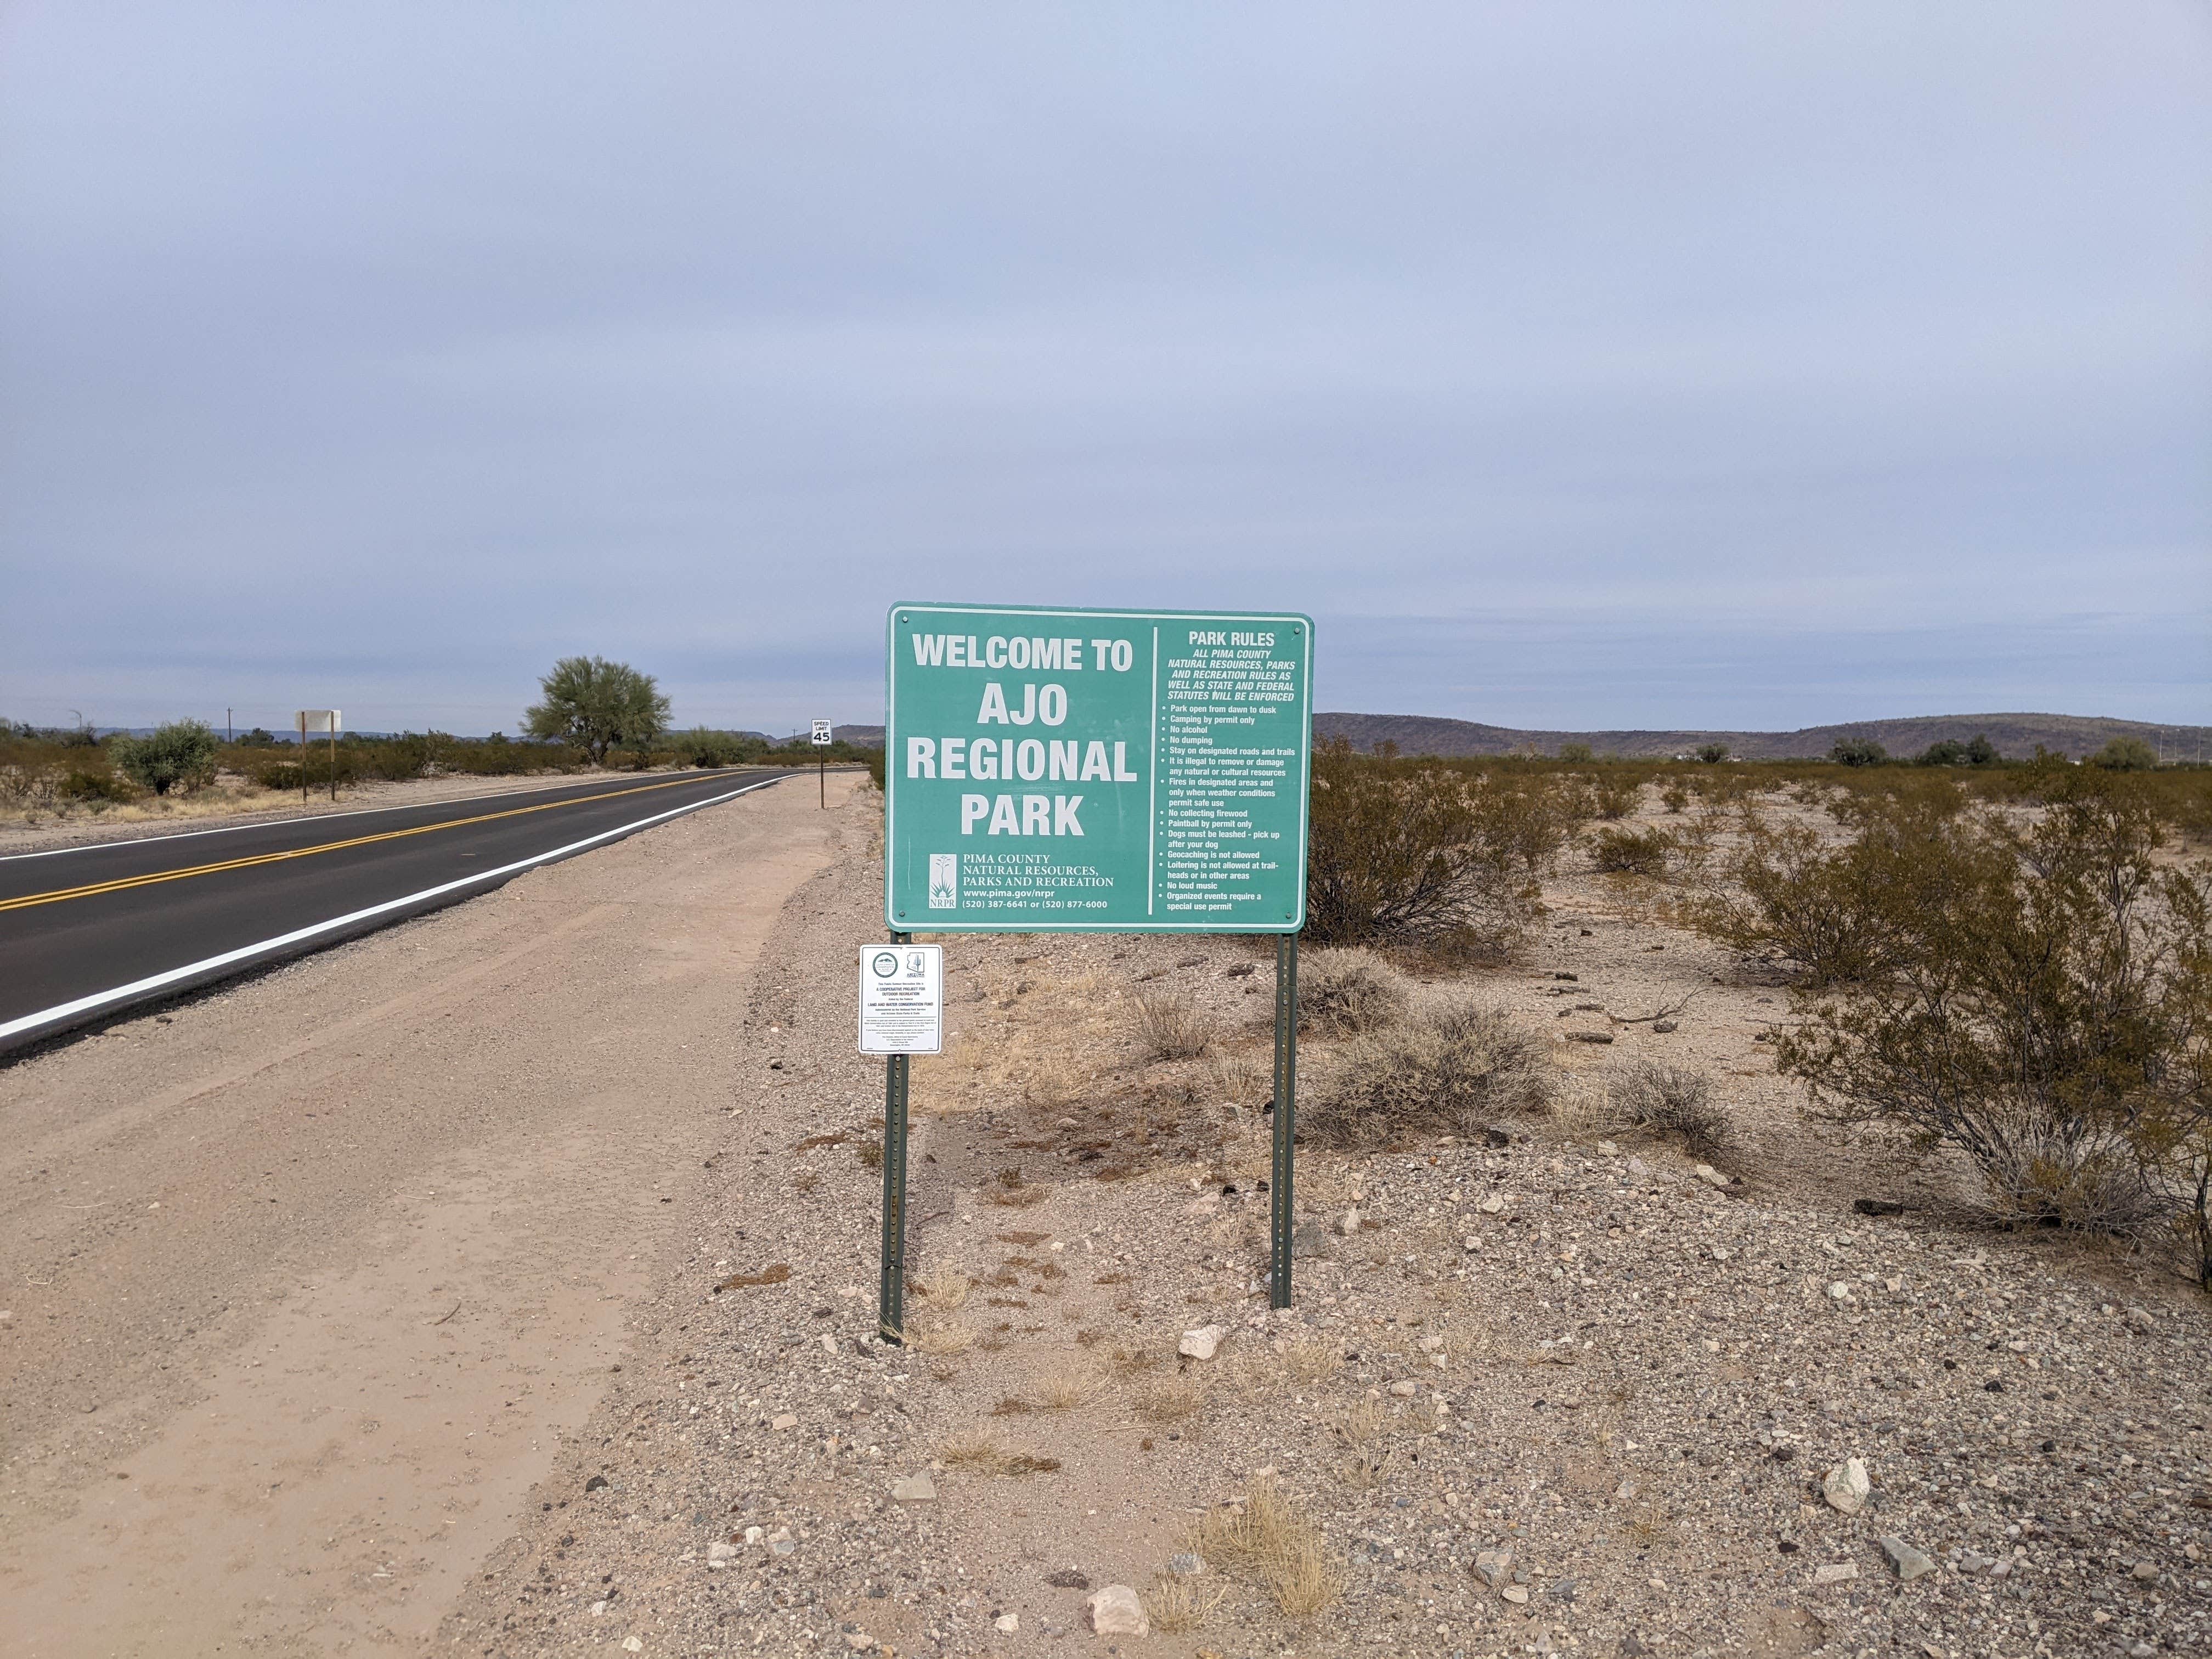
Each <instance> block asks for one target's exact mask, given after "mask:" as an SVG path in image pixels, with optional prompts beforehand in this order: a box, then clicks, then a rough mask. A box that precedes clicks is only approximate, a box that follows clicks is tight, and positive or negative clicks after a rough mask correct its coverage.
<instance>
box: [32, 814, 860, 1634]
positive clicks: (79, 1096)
mask: <svg viewBox="0 0 2212 1659" xmlns="http://www.w3.org/2000/svg"><path fill="white" fill-rule="evenodd" d="M850 785H851V780H850V778H849V777H848V778H847V779H845V780H843V781H842V787H844V788H849V787H850ZM838 823H839V815H838V814H837V813H836V812H835V811H831V812H823V811H819V810H817V805H816V802H815V792H814V791H812V790H811V789H810V790H801V789H799V788H798V787H790V788H777V789H772V790H768V791H763V792H762V793H759V794H757V795H753V796H749V797H747V798H746V799H744V800H742V801H737V802H732V803H730V804H728V805H725V806H722V807H718V808H715V809H714V810H712V811H706V812H702V813H697V814H693V815H690V816H688V817H683V818H679V819H677V820H675V821H674V822H672V823H667V824H663V825H660V826H659V827H657V828H655V829H653V830H651V831H648V832H647V833H645V834H643V835H641V836H635V837H633V838H631V839H629V840H626V841H623V842H619V843H617V845H615V846H612V847H610V848H605V849H603V850H602V851H599V852H597V853H594V854H592V855H591V856H589V857H587V858H582V859H577V860H569V861H568V862H566V863H563V864H560V865H556V866H551V867H550V868H548V869H544V870H540V871H537V872H532V873H531V874H529V875H526V876H525V877H523V878H520V879H518V880H516V881H514V882H513V883H511V884H508V885H507V886H506V887H504V888H502V889H501V890H499V891H498V892H496V893H495V894H492V895H489V896H486V897H484V898H483V899H480V900H477V901H476V902H472V903H470V904H468V905H465V906H462V907H459V908H454V909H451V910H447V911H442V912H440V913H439V914H438V915H435V916H431V917H428V918H425V919H423V920H421V921H414V922H410V923H408V924H406V925H404V926H403V927H397V928H394V929H392V930H390V931H388V932H386V933H379V934H377V935H375V936H374V937H372V938H370V939H366V940H363V941H362V942H360V943H357V944H355V945H348V946H346V947H343V949H341V950H339V951H332V952H328V953H325V954H324V955H321V956H318V957H309V958H307V959H305V960H303V961H301V962H299V963H294V964H292V965H290V966H288V967H286V968H284V969H281V970H279V971H276V972H274V973H271V974H270V975H265V976H263V977H261V978H258V979H256V980H253V981H248V982H246V983H244V984H241V985H239V986H237V987H234V988H232V989H230V990H228V991H226V992H223V993H221V994H216V995H213V996H210V997H207V998H204V999H202V1000H197V1001H195V1002H192V1003H189V1004H186V1005H183V1006H178V1007H176V1008H174V1009H173V1010H170V1011H168V1012H165V1013H163V1014H161V1015H156V1016H148V1017H144V1018H136V1019H131V1020H127V1021H125V1022H122V1023H119V1024H116V1025H115V1026H113V1027H112V1028H110V1029H109V1030H108V1031H106V1033H105V1034H102V1035H96V1036H88V1037H87V1038H85V1039H83V1040H82V1041H79V1042H75V1043H73V1044H70V1045H69V1046H68V1047H66V1048H60V1049H58V1050H55V1051H52V1052H49V1053H46V1054H41V1055H40V1056H37V1057H35V1058H33V1059H30V1060H26V1061H24V1062H22V1063H21V1064H18V1065H15V1066H10V1067H8V1068H6V1069H5V1070H0V1121H5V1122H6V1123H7V1124H8V1126H9V1136H8V1138H7V1142H6V1145H5V1146H4V1148H0V1261H4V1262H5V1263H6V1264H7V1283H6V1285H5V1288H4V1290H0V1407H4V1412H5V1425H6V1441H5V1445H4V1450H0V1598H4V1604H5V1605H6V1606H7V1607H8V1609H9V1615H8V1623H9V1641H8V1645H9V1649H10V1650H12V1651H15V1652H21V1653H26V1654H40V1655H76V1654H146V1655H156V1654H158V1655H175V1654H198V1653H212V1652H218V1651H229V1652H236V1651H252V1652H256V1653H279V1654H293V1653H298V1654H311V1653H313V1654H321V1653H360V1652H378V1651H413V1650H417V1649H418V1648H420V1647H421V1646H422V1644H423V1642H424V1641H425V1639H426V1638H428V1635H429V1633H430V1632H432V1631H434V1630H435V1627H436V1625H437V1623H438V1620H440V1619H441V1617H442V1616H443V1615H444V1613H446V1611H447V1608H448V1607H450V1606H451V1605H452V1603H453V1601H454V1600H455V1599H456V1598H457V1597H458V1595H459V1593H460V1589H461V1586H462V1584H463V1583H464V1581H465V1579H466V1578H467V1577H469V1576H470V1575H471V1573H472V1572H474V1571H477V1570H478V1569H479V1568H480V1567H481V1565H483V1561H484V1559H485V1558H486V1557H487V1556H489V1554H490V1553H492V1552H493V1550H494V1549H495V1547H497V1546H498V1544H499V1543H500V1541H501V1540H502V1539H503V1538H505V1537H507V1536H508V1535H509V1534H511V1533H512V1531H513V1528H514V1526H515V1524H516V1519H517V1514H518V1510H519V1506H520V1504H523V1503H524V1502H525V1501H526V1495H527V1493H528V1492H529V1491H530V1489H531V1487H532V1485H533V1484H534V1483H535V1482H537V1481H538V1480H540V1479H542V1478H543V1476H544V1474H545V1473H546V1471H547V1470H548V1469H549V1468H550V1467H551V1462H552V1459H553V1457H554V1455H555V1452H556V1447H557V1446H558V1444H559V1443H560V1441H561V1439H562V1437H563V1436H564V1435H566V1434H568V1433H572V1432H574V1431H575V1430H576V1429H577V1428H578V1427H579V1426H580V1425H582V1424H583V1423H584V1422H585V1421H586V1420H587V1419H588V1418H589V1415H590V1413H591V1412H592V1408H593V1406H594V1404H595V1402H596V1401H598V1399H599V1396H600V1395H601V1394H602V1393H603V1391H604V1390H605V1387H606V1384H607V1381H608V1379H609V1378H610V1377H611V1376H612V1375H613V1374H614V1373H613V1371H612V1370H611V1367H613V1366H616V1365H618V1364H620V1363H621V1360H622V1357H623V1352H624V1348H625V1345H626V1343H627V1341H628V1340H629V1330H628V1328H627V1320H628V1316H629V1310H630V1309H631V1308H632V1307H633V1306H634V1305H635V1303H636V1301H637V1300H638V1299H639V1298H640V1297H644V1296H646V1295H647V1293H649V1292H650V1291H651V1290H652V1289H653V1287H654V1286H655V1285H658V1284H659V1283H660V1282H661V1281H662V1280H663V1279H664V1278H665V1275H666V1273H668V1271H669V1267H668V1261H669V1259H670V1252H671V1251H673V1252H676V1253H678V1255H682V1254H684V1253H685V1252H686V1250H687V1249H688V1246H689V1244H690V1232H689V1229H690V1225H691V1219H692V1212H693V1206H694V1203H695V1194H694V1191H693V1188H694V1187H695V1186H696V1182H697V1180H698V1179H699V1177H700V1176H701V1175H702V1173H703V1169H704V1164H705V1163H706V1160H707V1159H708V1158H710V1157H711V1156H712V1155H713V1152H714V1149H715V1147H716V1146H717V1145H718V1144H719V1141H720V1136H721V1133H722V1126H723V1120H724V1116H725V1114H726V1112H727V1110H728V1109H729V1103H728V1100H727V1097H726V1086H725V1085H724V1082H723V1079H724V1078H725V1077H726V1074H727V1073H728V1071H729V1070H730V1069H731V1068H732V1067H734V1066H737V1065H738V1064H739V1063H740V1060H739V1056H738V1048H739V1047H740V1044H741V1042H742V1039H741V1037H740V1036H739V1033H738V1030H737V1025H736V1020H737V1017H738V1013H739V1012H740V1009H741V1003H740V1001H739V999H740V998H741V997H742V994H743V989H744V986H745V985H746V984H747V983H748V982H749V981H750V976H751V974H752V971H753V969H754V966H755V964H756V963H757V960H758V958H759V957H760V953H761V951H762V949H763V945H764V944H765V942H766V940H767V939H768V937H769V930H770V928H771V927H772V926H773V924H774V923H775V921H776V919H777V916H778V915H779V912H780V911H781V907H782V904H783V902H784V900H785V899H786V897H787V896H788V895H789V894H790V892H791V891H792V890H793V889H794V888H796V887H797V886H798V885H799V884H800V883H802V882H803V881H804V880H805V878H807V877H808V876H810V875H811V873H813V872H816V871H817V870H819V869H821V868H822V867H823V866H825V865H826V864H827V863H828V862H829V861H830V860H832V859H833V858H835V857H836V856H837V855H838V850H839V845H840V842H839V836H840V833H841V832H840V830H839V829H838V827H837V826H838Z"/></svg>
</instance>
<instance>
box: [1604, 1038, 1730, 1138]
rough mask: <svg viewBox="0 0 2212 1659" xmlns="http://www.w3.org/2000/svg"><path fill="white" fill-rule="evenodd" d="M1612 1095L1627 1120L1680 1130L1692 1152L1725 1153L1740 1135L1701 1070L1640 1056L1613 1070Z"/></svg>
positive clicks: (1647, 1126)
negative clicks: (1737, 1135) (1719, 1104)
mask: <svg viewBox="0 0 2212 1659" xmlns="http://www.w3.org/2000/svg"><path fill="white" fill-rule="evenodd" d="M1606 1094H1607V1099H1608V1100H1609V1101H1610V1102H1611V1103H1612V1106H1613V1111H1614V1113H1615V1114H1616V1115H1618V1116H1619V1118H1620V1121H1622V1122H1623V1123H1624V1124H1626V1125H1628V1126H1630V1127H1635V1128H1638V1129H1656V1130H1659V1131H1661V1132H1662V1133H1678V1134H1680V1135H1681V1136H1682V1138H1683V1139H1684V1141H1685V1142H1686V1144H1687V1146H1689V1148H1690V1150H1691V1151H1692V1152H1705V1153H1713V1152H1723V1151H1725V1150H1726V1149H1727V1148H1728V1147H1729V1146H1730V1145H1731V1144H1732V1143H1733V1142H1734V1140H1735V1126H1734V1125H1732V1124H1731V1123H1730V1122H1729V1116H1728V1114H1727V1113H1726V1112H1724V1111H1723V1110H1722V1109H1721V1108H1720V1107H1719V1106H1718V1105H1717V1104H1716V1103H1714V1100H1713V1085H1712V1084H1711V1081H1710V1080H1708V1079H1706V1078H1705V1076H1704V1075H1703V1074H1702V1073H1697V1072H1692V1071H1689V1070H1686V1069H1685V1068H1684V1067H1681V1066H1662V1065H1661V1064H1659V1063H1658V1062H1657V1061H1656V1060H1637V1061H1635V1062H1634V1063H1632V1064H1631V1065H1628V1066H1623V1067H1622V1068H1621V1069H1620V1071H1618V1072H1616V1073H1613V1076H1612V1077H1611V1078H1610V1079H1608V1080H1607V1085H1606Z"/></svg>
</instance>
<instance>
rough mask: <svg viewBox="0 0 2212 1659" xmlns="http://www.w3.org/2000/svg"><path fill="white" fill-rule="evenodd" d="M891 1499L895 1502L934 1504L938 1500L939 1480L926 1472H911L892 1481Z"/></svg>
mask: <svg viewBox="0 0 2212 1659" xmlns="http://www.w3.org/2000/svg"><path fill="white" fill-rule="evenodd" d="M891 1501H892V1502H893V1503H895V1504H933V1503H935V1502H936V1501H937V1482H935V1481H934V1480H931V1479H930V1478H929V1477H928V1476H927V1475H926V1474H909V1475H905V1476H902V1477H901V1478H900V1479H898V1480H894V1481H892V1482H891Z"/></svg>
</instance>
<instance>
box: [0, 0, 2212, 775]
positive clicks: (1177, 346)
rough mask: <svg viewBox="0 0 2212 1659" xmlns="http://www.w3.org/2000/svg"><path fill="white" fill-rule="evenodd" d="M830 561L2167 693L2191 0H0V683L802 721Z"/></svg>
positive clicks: (1346, 642) (849, 583)
mask: <svg viewBox="0 0 2212 1659" xmlns="http://www.w3.org/2000/svg"><path fill="white" fill-rule="evenodd" d="M895 599H978V600H987V601H996V602H1024V603H1037V604H1077V605H1163V606H1170V605H1173V606H1208V607H1236V606H1250V607H1255V608H1291V607H1295V608H1297V609H1302V610H1305V611H1310V612H1312V613H1313V614H1314V616H1315V617H1316V618H1317V621H1318V624H1319V627H1318V632H1317V641H1316V643H1317V647H1318V659H1319V671H1318V693H1319V703H1320V706H1321V707H1322V708H1348V709H1359V710H1364V711H1370V712H1377V713H1419V714H1449V715H1457V716H1462V717H1464V718H1468V719H1474V720H1488V721H1493V722H1497V723H1499V724H1504V725H1514V726H1552V727H1611V726H1718V727H1781V726H1801V725H1808V724H1814V723H1818V722H1822V721H1826V720H1847V719H1857V718H1872V717H1877V716H1888V715H1900V714H1930V713H1944V712H1953V711H1969V710H1971V711H1983V710H2002V709H2041V710H2051V711H2059V712H2066V713H2075V714H2118V715H2125V716H2131V717H2135V718H2139V719H2145V720H2171V721H2206V720H2212V701H2208V697H2207V695H2206V693H2207V684H2208V681H2212V645H2208V639H2212V628H2208V623H2212V22H2209V21H2208V11H2207V8H2206V7H2205V6H2204V5H2203V4H2201V3H2196V0H2190V3H2179V0H2084V3H2077V4H2040V3H2034V0H2002V3H1991V4H1986V5H1976V4H1971V3H1945V4H1941V5H1929V4H1928V3H1926V0H1899V3H1873V0H1859V3H1854V4H1852V5H1850V6H1827V7H1809V6H1804V5H1799V4H1790V3H1783V0H1771V3H1766V4H1761V5H1755V6H1753V5H1746V6H1730V5H1726V4H1701V5H1698V6H1694V7H1686V6H1678V5H1667V4H1656V3H1650V0H1643V3H1638V4H1632V5H1602V4H1573V3H1565V4H1562V3H1557V0H1548V3H1532V4H1527V5H1514V6H1504V5H1484V4H1474V5H1469V4H1466V3H1449V4H1444V3H1439V4H1436V5H1431V6H1423V5H1411V4H1407V5H1389V4H1384V5H1366V4H1360V5H1354V4H1348V3H1346V4H1339V5H1335V6H1331V7H1315V6H1305V5H1297V4H1285V3H1278V0H1268V3H1266V4H1257V3H1255V4H1218V5H1209V6H1202V7H1194V6H1190V5H1187V4H1180V3H1178V4H1172V5H1170V4H1160V3H1113V4H1097V3H1085V4H1069V5H1054V6H1048V5H1040V4H1037V3H1034V0H1020V3H1012V0H1010V3H1006V4H1003V5H997V6H964V5H957V4H950V3H944V0H936V3H931V4H928V5H915V6H885V5H882V4H872V5H866V6H843V5H837V4H823V3H817V0H808V3H806V4H804V5H775V6H737V5H729V4H714V5H702V6H698V7H696V8H695V7H684V6H673V5H653V4H641V3H634V0H623V3H607V4H604V5H598V6H587V5H561V4H555V3H550V0H543V3H541V0H529V3H513V4H507V5H491V4H469V5H455V4H453V3H451V0H438V3H435V4H423V5H419V6H409V5H404V4H392V3H377V4H357V5H339V6H332V5H312V6H302V5H298V4H295V3H290V0H285V3H276V4H270V5H268V6H265V7H250V6H232V5H227V4H216V3H193V0H161V3H158V4H149V5H145V6H143V7H132V6H128V5H117V4H105V3H99V0H69V3H57V0H13V3H9V4H6V5H5V6H4V7H0V714H9V715H12V716H14V717H15V718H17V719H29V720H37V721H40V722H41V723H46V722H52V721H59V720H67V719H68V718H69V717H70V711H72V710H81V711H82V713H83V714H85V715H87V716H88V717H89V718H92V719H94V720H97V721H99V722H100V723H102V724H130V725H136V724H143V723H146V722H149V721H151V720H156V719H160V718H164V717H168V716H173V715H176V714H197V715H200V716H203V717H206V718H211V719H214V720H221V719H222V713H223V709H224V707H225V706H226V705H227V704H228V705H232V706H234V707H235V708H237V709H238V710H239V712H240V718H241V720H243V721H245V722H246V723H251V722H252V721H256V720H258V721H261V722H264V723H268V724H275V723H276V722H277V721H278V720H289V711H290V710H291V709H293V708H295V707H298V706H300V705H301V704H313V705H328V704H336V705H337V706H339V707H340V708H343V710H344V711H345V714H346V718H347V720H348V721H349V724H352V725H355V726H362V727H411V728H416V729H420V728H422V727H424V726H439V727H442V728H445V729H448V730H453V731H459V732H483V731H489V730H491V729H493V728H495V727H501V726H504V727H506V728H507V729H508V730H510V731H511V730H513V728H514V726H515V724H516V722H517V720H518V718H519V715H520V710H521V708H523V707H524V705H525V704H526V702H528V701H529V700H530V698H531V696H532V693H533V692H534V690H535V680H536V677H537V676H538V674H541V673H543V672H544V671H545V669H546V668H547V666H548V665H550V662H551V660H552V659H554V658H555V657H556V656H559V655H562V654H566V653H576V652H597V653H604V654H605V655H608V656H611V657H617V658H620V659H626V660H629V661H630V662H633V663H635V665H638V666H639V667H641V668H643V669H646V670H647V671H651V672H653V673H655V674H657V675H659V678H660V680H661V682H662V684H663V685H664V687H665V689H667V690H669V691H670V692H671V694H672V695H673V696H674V699H675V704H676V715H677V719H678V721H679V722H681V723H684V724H690V723H692V722H695V721H703V722H706V723H708V724H713V725H721V726H759V727H766V728H769V729H773V730H776V731H779V732H781V731H787V730H790V729H791V728H793V726H797V725H799V724H800V723H802V722H803V721H805V720H807V719H809V718H811V717H812V716H814V715H817V714H828V715H831V716H834V717H836V718H837V719H840V720H877V719H879V718H880V710H881V706H882V691H881V684H882V661H881V656H882V645H881V641H882V629H883V613H884V607H885V606H886V605H888V604H890V602H892V601H893V600H895Z"/></svg>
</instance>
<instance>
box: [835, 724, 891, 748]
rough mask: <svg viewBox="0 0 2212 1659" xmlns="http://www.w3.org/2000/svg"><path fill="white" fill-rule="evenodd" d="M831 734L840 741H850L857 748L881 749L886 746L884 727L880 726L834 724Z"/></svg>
mask: <svg viewBox="0 0 2212 1659" xmlns="http://www.w3.org/2000/svg"><path fill="white" fill-rule="evenodd" d="M829 735H830V736H831V737H833V738H836V740H837V741H838V742H840V743H849V744H852V745H853V746H854V748H855V749H880V748H882V747H883V746H884V728H883V727H882V726H831V727H830V728H829Z"/></svg>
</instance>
